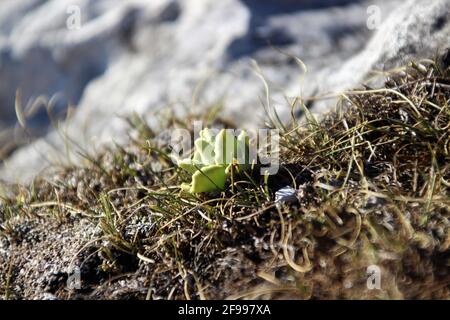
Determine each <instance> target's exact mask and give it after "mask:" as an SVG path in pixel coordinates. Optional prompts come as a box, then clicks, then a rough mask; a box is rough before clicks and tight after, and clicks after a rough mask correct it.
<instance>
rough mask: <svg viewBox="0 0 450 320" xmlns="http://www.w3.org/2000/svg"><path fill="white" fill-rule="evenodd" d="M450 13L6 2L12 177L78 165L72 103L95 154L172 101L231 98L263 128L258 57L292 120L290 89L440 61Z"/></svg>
mask: <svg viewBox="0 0 450 320" xmlns="http://www.w3.org/2000/svg"><path fill="white" fill-rule="evenodd" d="M449 20H450V0H432V1H430V0H408V1H405V0H372V1H364V0H361V1H358V0H221V1H217V0H151V1H144V0H130V1H124V0H47V1H46V0H1V1H0V157H2V158H3V159H4V161H3V165H2V167H1V169H0V180H8V181H27V180H29V179H30V178H32V177H33V176H34V175H35V174H36V173H37V172H39V171H41V170H42V169H44V168H46V167H49V166H52V165H53V164H54V163H64V162H65V161H68V160H69V159H71V157H67V153H66V150H65V144H64V139H62V138H61V136H60V135H59V134H58V133H57V132H55V131H54V130H53V127H54V125H52V120H55V119H59V120H60V121H62V120H63V119H64V118H65V117H66V116H67V113H68V112H69V111H70V113H71V114H72V117H71V118H70V120H69V121H68V122H67V123H66V124H65V125H64V131H65V132H66V134H68V135H69V136H70V137H71V138H72V139H74V141H75V142H76V144H77V145H79V146H80V147H82V148H85V149H87V150H90V151H92V152H95V151H96V150H97V149H98V148H99V147H100V146H101V145H102V144H104V143H109V142H111V141H115V142H118V143H122V142H125V141H126V138H127V135H126V131H127V125H126V123H125V121H123V119H122V117H123V116H127V115H130V114H132V113H133V112H136V113H138V114H140V115H142V116H143V117H144V118H146V119H147V120H148V121H149V122H150V123H152V121H153V122H154V121H155V119H154V117H153V114H154V111H155V110H161V109H164V108H166V107H167V106H169V105H170V106H172V107H173V108H174V109H175V110H180V111H181V110H183V109H186V108H188V109H189V108H202V107H205V106H207V105H209V104H211V103H215V102H218V101H219V100H220V101H221V102H223V104H224V106H225V108H224V113H225V115H226V116H227V117H229V118H230V119H233V120H235V121H237V122H238V124H240V125H243V126H244V125H251V126H256V125H260V124H261V121H260V119H262V118H261V116H262V114H263V108H262V107H261V99H264V87H263V83H262V82H261V79H260V78H259V77H258V76H257V75H256V74H255V72H254V71H255V69H254V66H253V64H252V60H255V61H256V62H257V63H258V66H259V68H260V69H261V71H262V73H263V74H264V77H265V78H266V80H267V81H268V83H269V85H270V87H271V90H272V101H271V103H272V105H273V106H274V107H275V108H276V109H277V110H278V111H279V112H280V114H281V115H282V116H287V115H288V114H289V108H288V107H287V104H286V100H285V97H294V96H298V95H301V96H303V97H307V96H310V95H314V94H319V93H320V94H324V93H328V92H339V91H341V90H345V89H349V88H352V87H354V86H356V85H358V84H359V83H361V82H362V81H363V80H364V79H367V77H369V76H371V75H372V71H374V70H378V71H383V70H387V69H390V68H393V67H396V66H400V65H402V64H404V63H406V62H407V61H408V60H409V59H421V58H432V57H434V56H436V55H438V54H439V52H441V51H443V50H444V49H445V48H446V47H448V46H449V40H450V21H449ZM294 56H295V57H298V58H300V59H302V60H303V62H304V63H305V64H306V65H307V67H308V73H307V75H306V76H305V77H303V78H301V75H302V71H301V69H300V68H299V67H298V65H297V62H296V60H295V59H294V58H293V57H294ZM301 79H303V80H301ZM16 90H19V91H20V96H21V99H20V100H21V105H22V108H19V118H22V119H21V122H22V124H25V125H26V129H23V128H22V127H21V126H20V125H19V124H18V122H17V114H16V113H17V110H16V108H15V96H16ZM330 104H331V102H330V103H328V104H327V103H323V102H321V103H311V104H309V107H310V108H311V109H313V110H315V111H316V112H321V111H324V110H326V108H327V106H329V105H330ZM45 105H46V106H49V105H50V106H51V109H52V111H51V116H49V114H48V112H47V111H46V110H45V108H43V106H45ZM68 106H71V107H69V108H68ZM22 109H23V114H22V112H21V110H22ZM70 151H71V152H72V153H73V154H76V153H77V150H76V147H75V146H73V147H72V148H71V150H70Z"/></svg>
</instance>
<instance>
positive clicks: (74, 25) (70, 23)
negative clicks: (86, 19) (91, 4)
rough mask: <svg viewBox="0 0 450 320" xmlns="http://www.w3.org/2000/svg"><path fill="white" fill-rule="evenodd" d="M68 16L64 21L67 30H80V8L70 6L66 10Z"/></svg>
mask: <svg viewBox="0 0 450 320" xmlns="http://www.w3.org/2000/svg"><path fill="white" fill-rule="evenodd" d="M66 13H67V15H68V17H67V20H66V27H67V29H69V30H79V29H81V8H80V7H79V6H76V5H70V6H68V7H67V9H66Z"/></svg>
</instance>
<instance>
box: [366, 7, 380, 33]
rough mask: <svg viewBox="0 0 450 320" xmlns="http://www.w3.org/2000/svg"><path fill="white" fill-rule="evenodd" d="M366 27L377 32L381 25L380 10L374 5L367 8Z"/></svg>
mask: <svg viewBox="0 0 450 320" xmlns="http://www.w3.org/2000/svg"><path fill="white" fill-rule="evenodd" d="M366 12H367V21H366V26H367V29H369V30H378V29H379V28H380V25H381V8H380V7H379V6H376V5H371V6H368V7H367V11H366Z"/></svg>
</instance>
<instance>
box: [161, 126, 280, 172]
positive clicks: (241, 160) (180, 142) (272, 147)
mask: <svg viewBox="0 0 450 320" xmlns="http://www.w3.org/2000/svg"><path fill="white" fill-rule="evenodd" d="M202 130H203V124H202V122H201V121H196V122H194V126H193V131H194V140H193V139H192V134H191V131H189V130H187V129H182V128H180V129H174V130H171V131H170V132H166V133H164V134H166V135H167V133H168V134H169V140H170V143H169V147H170V149H171V153H170V156H171V158H172V159H173V160H175V162H176V161H177V160H179V159H184V158H188V157H190V156H191V154H192V150H193V147H194V144H195V143H196V141H197V140H198V138H199V137H200V136H201V134H202ZM224 130H225V134H224V140H223V142H222V143H223V146H222V148H223V150H228V151H229V152H220V153H217V150H215V147H214V145H208V144H205V145H204V146H201V148H202V153H203V154H204V155H205V158H208V159H215V160H216V161H217V163H226V164H230V163H234V164H250V165H252V164H258V166H259V169H260V173H261V175H274V174H276V173H277V172H278V169H279V162H280V161H279V153H280V147H279V144H280V132H279V130H278V129H266V128H263V129H249V130H242V129H224ZM219 132H220V129H218V128H212V129H208V134H210V135H211V136H212V137H215V136H217V134H218V133H219ZM164 134H163V135H164ZM241 134H243V136H245V139H243V138H242V137H243V136H242V135H241ZM240 135H241V139H238V137H239V136H240ZM227 137H228V138H227ZM197 144H198V142H197ZM196 147H198V145H196ZM216 148H217V146H216ZM218 156H219V157H220V158H219V159H218Z"/></svg>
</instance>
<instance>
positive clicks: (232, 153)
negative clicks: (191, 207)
mask: <svg viewBox="0 0 450 320" xmlns="http://www.w3.org/2000/svg"><path fill="white" fill-rule="evenodd" d="M194 145H195V149H194V155H193V156H192V158H187V159H183V160H180V161H178V166H179V167H180V168H182V169H184V170H186V171H187V172H189V173H190V174H192V180H191V183H190V184H187V183H184V184H182V185H181V187H182V189H183V190H186V191H189V192H190V193H202V192H212V191H223V190H225V186H226V182H227V178H228V177H229V176H230V175H231V174H232V173H233V171H234V170H233V168H235V169H236V170H237V171H243V170H246V168H247V167H248V165H249V163H250V161H249V136H248V135H247V133H246V132H245V131H242V132H241V133H240V134H239V135H238V136H237V137H236V136H234V135H233V134H232V133H231V132H230V131H229V130H225V129H222V130H220V131H219V133H218V134H217V135H216V134H215V133H214V131H213V130H211V129H208V128H205V129H203V130H202V131H201V132H200V137H199V138H198V139H197V140H195V144H194ZM238 159H239V161H238Z"/></svg>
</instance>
